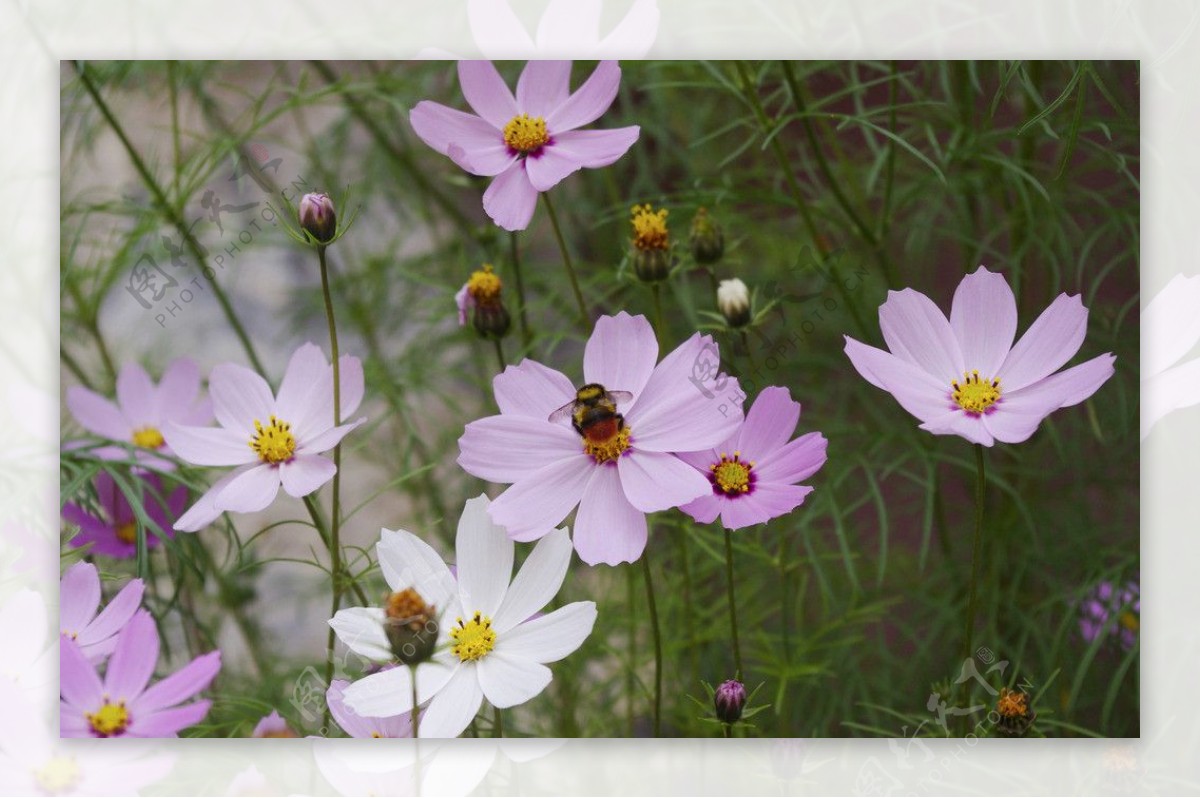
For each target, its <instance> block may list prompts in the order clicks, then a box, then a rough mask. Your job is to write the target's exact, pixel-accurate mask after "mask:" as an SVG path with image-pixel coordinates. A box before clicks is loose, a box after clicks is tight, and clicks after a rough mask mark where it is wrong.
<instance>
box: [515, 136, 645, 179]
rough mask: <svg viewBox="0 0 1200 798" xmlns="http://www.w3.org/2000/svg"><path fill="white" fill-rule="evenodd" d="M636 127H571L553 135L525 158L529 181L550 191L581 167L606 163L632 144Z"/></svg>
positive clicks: (625, 150)
mask: <svg viewBox="0 0 1200 798" xmlns="http://www.w3.org/2000/svg"><path fill="white" fill-rule="evenodd" d="M639 130H640V129H639V128H638V127H623V128H619V129H617V130H572V131H569V132H567V133H563V134H561V135H559V136H556V137H555V139H554V141H553V142H552V143H550V144H548V145H546V146H545V147H543V148H542V150H541V151H540V152H538V153H537V154H536V155H531V156H530V157H529V158H527V159H526V160H525V171H526V172H527V173H528V174H529V182H530V183H531V184H532V185H533V187H534V188H535V189H537V190H538V191H549V190H550V189H552V188H554V187H555V186H556V185H558V183H559V181H561V180H562V179H563V178H565V177H567V176H568V175H571V174H573V173H574V172H577V171H579V170H580V169H583V168H585V167H586V168H589V169H595V168H599V167H601V166H608V165H609V164H611V163H612V162H613V161H615V160H617V159H618V158H620V157H621V156H622V155H624V154H625V153H626V152H627V151H628V150H629V148H630V147H632V146H633V143H634V142H635V141H637V139H638V133H639Z"/></svg>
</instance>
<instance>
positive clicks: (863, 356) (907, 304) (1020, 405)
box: [846, 266, 1116, 446]
mask: <svg viewBox="0 0 1200 798" xmlns="http://www.w3.org/2000/svg"><path fill="white" fill-rule="evenodd" d="M1087 317H1088V312H1087V308H1085V307H1084V306H1083V302H1082V301H1081V300H1080V298H1079V297H1078V296H1068V295H1067V294H1059V296H1058V298H1056V299H1055V300H1054V302H1052V303H1051V304H1050V307H1048V308H1046V310H1045V311H1043V312H1042V314H1041V315H1040V316H1038V318H1037V319H1036V320H1035V321H1034V322H1033V324H1032V325H1031V326H1030V327H1029V329H1028V330H1026V331H1025V334H1024V335H1022V336H1021V339H1020V340H1019V341H1017V342H1016V344H1014V343H1013V339H1014V338H1015V336H1016V333H1017V302H1016V299H1015V298H1014V297H1013V292H1012V289H1011V288H1009V287H1008V282H1007V281H1006V280H1005V279H1004V276H1003V275H1001V274H996V273H995V272H989V271H988V270H987V269H985V268H984V267H982V266H980V267H979V269H977V270H976V271H975V272H974V273H973V274H968V275H967V276H966V277H964V278H963V279H962V282H960V283H959V285H958V289H957V290H956V291H955V292H954V302H953V304H952V306H951V308H950V319H949V320H947V319H946V316H945V315H944V314H943V313H942V311H941V310H939V309H938V306H937V305H935V304H933V301H932V300H931V299H930V298H929V297H927V296H925V295H924V294H921V293H918V292H916V291H914V290H912V289H911V288H906V289H904V290H903V291H889V292H888V298H887V301H886V302H884V303H883V305H882V306H881V307H880V308H879V326H880V328H881V329H882V331H883V339H884V341H886V342H887V346H888V349H889V350H891V351H884V350H882V349H876V348H875V347H873V346H867V345H866V344H863V343H860V342H859V341H856V340H854V339H853V338H851V337H849V336H846V355H847V356H849V358H850V362H851V363H853V364H854V368H856V369H858V373H859V374H861V375H862V376H863V378H865V379H866V380H867V382H869V383H871V384H872V385H874V386H875V387H876V388H882V389H883V390H885V391H887V392H889V393H890V394H892V395H893V396H894V397H895V398H896V401H897V402H899V403H900V406H901V407H903V408H904V409H905V410H907V411H908V412H909V413H911V414H912V415H914V416H916V417H917V418H919V419H921V422H922V423H921V429H923V430H927V431H929V432H932V433H933V434H934V435H958V436H960V437H963V438H966V439H967V440H968V441H970V442H971V443H980V444H983V445H984V446H991V445H992V444H993V443H995V442H996V441H1001V442H1003V443H1021V442H1022V441H1025V440H1027V439H1028V438H1029V436H1031V435H1033V433H1034V431H1036V430H1037V428H1038V425H1039V424H1041V423H1042V419H1044V418H1046V416H1048V415H1050V414H1051V413H1053V412H1054V411H1055V410H1058V409H1059V408H1063V407H1070V406H1071V405H1076V404H1079V403H1080V402H1082V401H1083V400H1085V399H1087V398H1088V397H1089V396H1091V395H1092V394H1093V393H1095V392H1096V390H1097V389H1098V388H1099V387H1100V386H1101V385H1103V384H1104V383H1105V381H1107V380H1108V378H1109V377H1111V376H1112V375H1113V361H1115V360H1116V358H1115V357H1114V356H1113V355H1112V354H1104V355H1100V356H1099V357H1094V358H1092V359H1091V360H1088V361H1086V362H1084V363H1080V364H1079V365H1078V366H1074V367H1072V368H1069V369H1067V370H1066V371H1061V372H1058V373H1057V374H1056V373H1055V372H1057V371H1058V369H1060V368H1062V366H1063V365H1064V364H1065V363H1066V362H1067V361H1068V360H1070V359H1071V358H1072V357H1074V356H1075V353H1076V352H1078V351H1079V347H1080V346H1082V345H1083V339H1084V335H1085V333H1086V332H1087Z"/></svg>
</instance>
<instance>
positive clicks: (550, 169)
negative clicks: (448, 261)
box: [409, 61, 640, 230]
mask: <svg viewBox="0 0 1200 798" xmlns="http://www.w3.org/2000/svg"><path fill="white" fill-rule="evenodd" d="M458 81H459V84H460V85H461V86H462V91H463V96H464V97H466V100H467V103H468V104H469V105H470V106H471V108H472V110H474V111H475V114H468V113H464V112H462V111H456V110H454V109H453V108H447V107H446V106H444V105H441V104H439V103H435V102H430V101H428V100H425V101H422V102H420V103H417V105H416V107H415V108H413V109H412V111H411V112H410V113H409V121H411V122H412V126H413V130H415V131H416V133H417V135H418V136H420V137H421V140H422V141H424V142H425V143H426V144H428V145H429V146H430V147H432V148H433V149H435V150H437V151H438V152H440V153H442V154H443V155H446V156H449V157H450V159H451V160H452V161H454V162H455V163H456V164H458V165H459V166H460V167H462V168H463V169H465V170H466V171H468V172H470V173H471V174H473V175H482V176H484V177H495V178H496V179H495V180H493V181H492V184H491V185H490V186H488V189H487V191H486V192H485V193H484V195H483V209H484V210H485V211H486V212H487V215H488V216H490V217H491V218H492V221H494V222H495V223H496V224H498V225H500V226H501V227H503V228H504V229H505V230H524V229H525V228H526V227H528V226H529V220H530V219H532V218H533V210H534V206H535V205H536V204H537V198H538V194H539V192H542V191H549V190H550V189H551V188H553V187H554V186H556V185H557V184H558V182H559V181H560V180H562V179H563V178H564V177H566V176H567V175H570V174H571V173H573V172H576V171H578V170H579V169H582V168H587V169H597V168H599V167H602V166H608V165H609V164H611V163H613V162H614V161H616V160H617V159H618V158H620V157H621V156H622V155H624V154H625V152H626V151H627V150H628V149H629V148H630V147H632V146H633V143H634V142H635V141H637V138H638V134H639V133H640V128H639V127H638V126H637V125H633V126H631V127H623V128H617V129H614V130H576V128H580V127H583V126H584V125H588V124H591V123H592V122H595V121H596V120H597V119H599V118H600V116H601V115H602V114H603V113H604V112H605V111H607V110H608V107H609V106H610V105H612V102H613V99H615V98H616V96H617V89H618V87H619V86H620V84H621V68H620V67H618V66H617V63H616V62H615V61H602V62H601V63H600V65H599V66H598V67H596V70H595V71H594V72H593V73H592V74H591V77H589V78H588V79H587V80H586V81H585V82H584V84H583V85H582V86H580V87H579V89H577V90H576V91H575V93H574V94H572V93H571V91H570V87H571V62H570V61H530V62H529V63H528V64H526V65H525V69H524V70H523V71H522V72H521V77H520V79H519V80H518V81H517V94H516V96H515V97H514V96H513V93H512V92H511V91H510V90H509V88H508V86H507V85H506V84H505V83H504V79H503V78H501V77H500V73H499V72H497V71H496V67H495V66H493V65H492V63H491V62H490V61H459V62H458Z"/></svg>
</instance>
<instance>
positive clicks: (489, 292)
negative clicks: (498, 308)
mask: <svg viewBox="0 0 1200 798" xmlns="http://www.w3.org/2000/svg"><path fill="white" fill-rule="evenodd" d="M503 287H504V286H503V284H502V283H501V282H500V277H499V276H498V275H497V274H496V273H495V272H493V271H492V264H490V263H485V264H483V268H481V269H480V270H479V271H476V272H472V273H471V278H470V279H469V280H467V293H468V294H470V295H471V298H472V299H474V300H475V304H477V305H484V306H488V305H494V304H496V303H497V302H499V301H500V291H501V289H503Z"/></svg>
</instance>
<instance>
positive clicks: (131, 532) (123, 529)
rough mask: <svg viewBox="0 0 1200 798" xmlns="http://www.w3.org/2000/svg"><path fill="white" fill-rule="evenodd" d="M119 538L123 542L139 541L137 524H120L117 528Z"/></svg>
mask: <svg viewBox="0 0 1200 798" xmlns="http://www.w3.org/2000/svg"><path fill="white" fill-rule="evenodd" d="M115 531H116V533H117V540H119V541H121V542H122V543H130V544H133V543H137V524H134V523H128V524H120V525H119V526H117V528H116V530H115Z"/></svg>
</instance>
